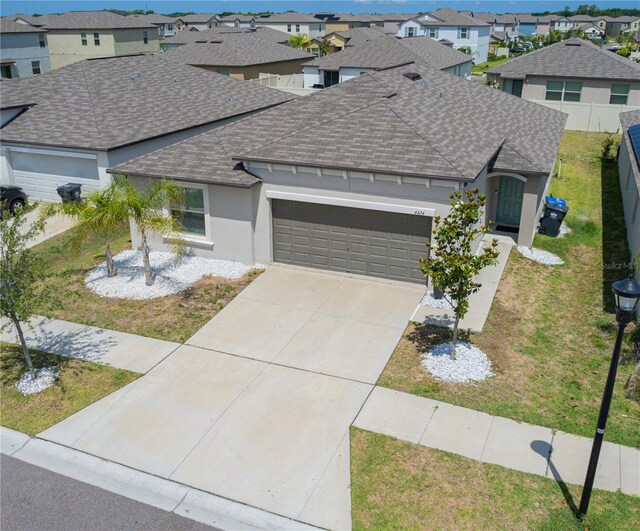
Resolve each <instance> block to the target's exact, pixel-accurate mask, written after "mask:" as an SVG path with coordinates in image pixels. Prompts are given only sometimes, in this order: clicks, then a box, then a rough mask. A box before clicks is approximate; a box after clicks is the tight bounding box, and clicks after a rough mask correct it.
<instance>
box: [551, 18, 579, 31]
mask: <svg viewBox="0 0 640 531" xmlns="http://www.w3.org/2000/svg"><path fill="white" fill-rule="evenodd" d="M577 26H578V23H577V22H574V21H573V20H571V19H570V18H568V17H559V18H558V19H556V20H554V21H552V22H551V31H559V32H560V33H566V32H567V31H573V30H574V29H576V27H577Z"/></svg>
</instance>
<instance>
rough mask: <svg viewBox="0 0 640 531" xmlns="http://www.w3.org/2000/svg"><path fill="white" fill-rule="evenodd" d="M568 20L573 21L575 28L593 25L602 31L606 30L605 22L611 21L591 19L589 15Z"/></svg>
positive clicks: (605, 18)
mask: <svg viewBox="0 0 640 531" xmlns="http://www.w3.org/2000/svg"><path fill="white" fill-rule="evenodd" d="M569 20H571V21H573V23H574V24H575V25H576V27H577V28H579V27H580V26H582V25H584V24H593V25H594V26H596V27H597V28H600V29H601V30H602V31H606V29H607V21H608V20H612V19H611V17H604V16H603V17H592V16H591V15H574V16H573V17H569Z"/></svg>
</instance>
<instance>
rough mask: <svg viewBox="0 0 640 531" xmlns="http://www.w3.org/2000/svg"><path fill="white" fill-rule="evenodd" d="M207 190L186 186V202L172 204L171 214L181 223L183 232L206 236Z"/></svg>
mask: <svg viewBox="0 0 640 531" xmlns="http://www.w3.org/2000/svg"><path fill="white" fill-rule="evenodd" d="M204 194H205V190H204V189H203V188H189V187H185V188H184V202H183V203H182V204H179V205H171V216H172V217H173V218H174V219H175V220H176V221H177V222H178V223H179V224H180V226H181V227H182V232H183V233H184V234H189V235H192V236H202V237H204V236H206V234H207V225H206V216H205V200H204Z"/></svg>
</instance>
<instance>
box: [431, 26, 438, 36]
mask: <svg viewBox="0 0 640 531" xmlns="http://www.w3.org/2000/svg"><path fill="white" fill-rule="evenodd" d="M438 29H439V28H438V26H430V27H429V37H431V38H432V39H437V38H438Z"/></svg>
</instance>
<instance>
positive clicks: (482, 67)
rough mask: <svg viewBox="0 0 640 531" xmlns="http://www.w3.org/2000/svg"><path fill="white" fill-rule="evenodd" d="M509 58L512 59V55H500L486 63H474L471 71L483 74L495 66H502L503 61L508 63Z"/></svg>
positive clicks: (475, 73)
mask: <svg viewBox="0 0 640 531" xmlns="http://www.w3.org/2000/svg"><path fill="white" fill-rule="evenodd" d="M509 59H511V58H510V57H499V58H498V59H495V60H493V61H487V62H485V63H480V64H477V65H473V66H472V67H471V73H472V74H474V75H478V76H480V75H482V74H484V73H485V72H486V71H487V70H489V69H491V68H493V67H494V66H500V65H501V64H502V63H506V62H507V61H508V60H509Z"/></svg>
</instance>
